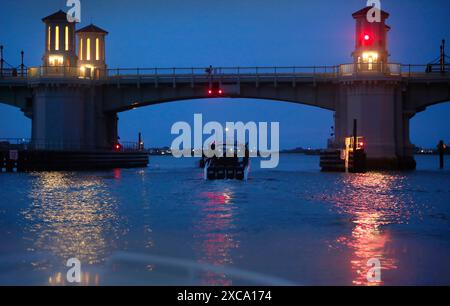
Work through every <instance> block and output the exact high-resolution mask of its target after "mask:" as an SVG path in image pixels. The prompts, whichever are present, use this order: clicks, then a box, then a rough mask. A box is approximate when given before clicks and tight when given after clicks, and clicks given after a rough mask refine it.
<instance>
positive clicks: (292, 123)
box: [118, 97, 334, 149]
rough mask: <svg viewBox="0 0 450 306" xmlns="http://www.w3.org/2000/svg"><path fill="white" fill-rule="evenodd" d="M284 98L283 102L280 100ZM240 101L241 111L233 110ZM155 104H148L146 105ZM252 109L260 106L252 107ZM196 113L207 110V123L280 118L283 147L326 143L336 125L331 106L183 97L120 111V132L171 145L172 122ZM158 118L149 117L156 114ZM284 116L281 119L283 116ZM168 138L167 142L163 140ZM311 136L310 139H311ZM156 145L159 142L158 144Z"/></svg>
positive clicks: (125, 137) (189, 118) (125, 136)
mask: <svg viewBox="0 0 450 306" xmlns="http://www.w3.org/2000/svg"><path fill="white" fill-rule="evenodd" d="M277 102H283V103H277ZM235 103H236V104H237V103H239V104H240V106H239V111H234V110H233V109H234V107H235ZM149 105H150V106H154V107H146V106H149ZM253 109H257V110H255V111H253ZM195 113H203V114H204V123H205V122H207V121H219V122H221V123H222V124H224V123H225V122H227V121H232V122H235V121H242V122H244V123H245V122H248V121H256V122H261V121H264V122H270V121H280V122H281V127H280V137H281V145H282V148H283V149H284V148H294V147H298V146H303V147H309V146H311V147H317V148H318V147H321V148H323V147H324V146H325V145H326V140H327V139H328V137H329V133H330V127H331V126H333V125H334V116H333V111H332V110H327V109H324V108H318V107H314V106H311V105H306V104H302V103H298V102H296V101H275V100H271V99H261V98H259V99H252V98H239V99H237V98H236V99H233V98H227V97H224V98H218V99H205V98H200V99H183V100H171V101H164V102H163V103H152V102H150V103H142V104H141V105H139V107H136V108H134V109H133V108H131V109H129V110H126V111H123V112H120V113H119V114H118V119H119V120H118V134H119V136H120V138H121V139H123V140H134V139H135V138H136V136H137V132H142V133H143V136H144V140H145V141H146V144H147V142H149V140H151V143H152V144H153V143H156V144H157V146H166V145H170V142H171V134H170V129H171V126H172V125H173V124H174V123H175V122H177V121H186V122H190V123H192V122H193V116H194V114H195ZM155 117H158V118H157V119H154V120H152V119H150V118H155ZM280 118H282V120H281V119H280ZM162 138H166V139H167V142H168V143H165V142H163V141H162V140H158V139H162ZM310 140H311V141H310ZM155 146H156V145H155Z"/></svg>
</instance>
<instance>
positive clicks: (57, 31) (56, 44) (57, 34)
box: [55, 26, 59, 51]
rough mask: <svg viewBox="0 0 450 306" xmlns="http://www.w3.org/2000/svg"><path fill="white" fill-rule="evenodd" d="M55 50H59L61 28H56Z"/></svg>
mask: <svg viewBox="0 0 450 306" xmlns="http://www.w3.org/2000/svg"><path fill="white" fill-rule="evenodd" d="M55 50H56V51H58V50H59V26H56V27H55Z"/></svg>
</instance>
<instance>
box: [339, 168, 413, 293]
mask: <svg viewBox="0 0 450 306" xmlns="http://www.w3.org/2000/svg"><path fill="white" fill-rule="evenodd" d="M399 184H400V185H401V177H397V176H393V175H388V174H381V173H369V174H361V175H351V176H347V177H346V178H345V179H344V181H343V182H342V185H343V187H342V189H341V191H340V192H339V193H338V194H337V196H336V197H334V198H333V202H334V203H335V205H336V206H337V207H338V209H339V210H340V211H341V212H342V213H345V214H349V215H351V221H352V223H353V224H354V227H353V229H352V232H351V236H342V237H339V238H338V239H337V241H336V242H337V243H338V244H340V245H344V246H346V247H348V248H349V249H350V250H351V251H352V255H351V259H350V268H351V273H352V283H353V284H354V285H358V286H379V285H383V284H384V281H383V275H384V272H387V271H391V270H395V269H397V268H398V259H397V258H396V255H395V253H394V252H391V251H390V243H391V235H390V232H389V230H387V229H385V228H383V226H384V225H387V224H391V223H400V222H402V217H404V216H402V210H403V207H404V203H403V202H402V199H400V198H398V197H396V196H395V193H393V192H392V190H393V185H395V188H398V186H399ZM370 259H378V260H380V262H381V281H379V282H371V281H369V280H368V278H367V275H368V273H369V271H370V269H371V268H372V266H368V261H369V260H370Z"/></svg>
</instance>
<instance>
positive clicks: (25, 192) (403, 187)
mask: <svg viewBox="0 0 450 306" xmlns="http://www.w3.org/2000/svg"><path fill="white" fill-rule="evenodd" d="M417 160H418V170H417V171H415V172H410V173H394V174H384V173H368V174H358V175H352V174H329V173H320V172H319V169H318V157H315V156H302V155H282V156H281V164H280V167H279V168H278V169H276V170H261V169H258V168H257V164H258V162H257V161H254V162H253V165H254V169H252V173H251V179H250V180H249V181H247V182H234V181H217V182H210V181H204V180H203V179H202V171H201V170H200V169H197V168H196V167H195V162H194V160H193V159H182V160H175V159H173V158H171V157H153V158H152V159H151V167H149V168H148V169H144V170H142V169H137V170H136V169H134V170H114V171H107V172H63V173H61V172H59V173H58V172H48V173H33V174H0V186H1V187H0V190H1V198H0V201H1V202H0V233H1V236H0V284H40V285H48V284H50V285H53V284H67V281H66V272H67V269H68V268H67V267H66V261H67V260H68V259H69V258H72V257H75V258H78V259H79V260H80V261H81V263H82V271H83V277H82V280H83V284H90V285H96V284H163V285H167V284H168V285H171V284H179V285H181V284H182V285H186V284H201V285H217V284H219V285H241V284H250V285H252V284H258V285H259V284H261V285H264V284H300V285H302V284H306V285H313V284H318V285H321V284H327V285H328V284H338V285H360V284H361V285H370V284H372V285H373V283H368V281H367V277H366V274H367V272H368V269H369V268H370V267H368V266H367V261H368V260H369V259H371V258H376V259H379V260H380V262H381V265H382V270H381V271H382V274H381V277H382V280H381V283H376V284H378V285H379V284H387V285H397V284H447V285H449V284H450V264H449V259H450V223H449V217H450V171H449V169H446V170H444V171H439V170H437V158H436V157H433V156H431V157H430V156H419V157H417Z"/></svg>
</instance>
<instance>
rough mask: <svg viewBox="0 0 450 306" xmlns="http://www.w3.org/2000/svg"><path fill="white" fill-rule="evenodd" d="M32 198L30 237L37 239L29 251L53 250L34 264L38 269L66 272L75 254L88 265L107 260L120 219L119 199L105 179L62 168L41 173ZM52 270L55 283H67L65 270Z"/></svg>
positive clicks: (27, 212) (89, 278)
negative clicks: (115, 196) (78, 173)
mask: <svg viewBox="0 0 450 306" xmlns="http://www.w3.org/2000/svg"><path fill="white" fill-rule="evenodd" d="M114 177H117V173H114ZM119 177H120V175H119ZM29 198H30V199H31V201H32V203H31V205H30V207H29V208H28V209H26V210H25V211H24V212H23V215H24V218H25V219H26V220H27V222H26V229H25V231H26V236H25V239H27V240H29V243H30V244H31V247H30V248H29V249H28V250H29V251H30V252H39V253H42V252H43V253H49V254H50V256H45V257H46V260H42V261H38V262H35V263H33V266H34V267H35V269H39V270H49V271H50V272H51V271H54V270H56V271H61V270H63V269H64V268H62V267H65V263H66V261H67V260H68V259H69V258H73V257H75V258H77V259H79V260H80V261H81V263H82V266H83V269H86V268H87V267H86V266H87V265H95V264H98V263H101V262H103V261H104V260H105V258H106V256H107V255H108V254H109V253H110V249H111V248H113V247H114V241H116V240H117V238H118V237H117V228H116V226H117V224H118V221H119V220H118V217H117V213H116V200H115V199H114V198H113V197H112V196H111V195H110V194H109V192H108V188H107V186H106V185H105V183H104V180H103V179H101V178H99V177H95V176H88V175H86V176H84V175H83V176H80V175H75V174H71V173H62V172H47V173H39V174H36V176H35V178H34V182H33V186H32V189H31V191H30V193H29ZM63 271H64V270H63ZM51 273H53V274H52V276H50V277H49V279H48V282H49V284H64V280H62V278H61V276H60V274H59V272H51ZM63 276H64V278H65V273H63ZM84 277H85V279H84V282H86V283H89V284H90V283H91V281H93V280H94V283H97V282H98V276H95V275H93V276H90V275H89V274H86V275H84Z"/></svg>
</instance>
